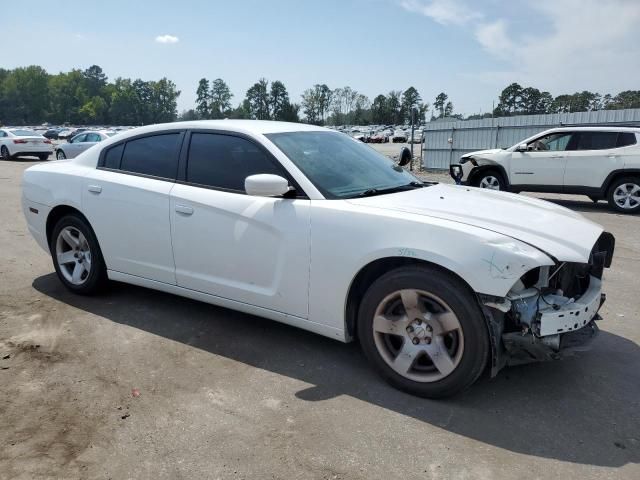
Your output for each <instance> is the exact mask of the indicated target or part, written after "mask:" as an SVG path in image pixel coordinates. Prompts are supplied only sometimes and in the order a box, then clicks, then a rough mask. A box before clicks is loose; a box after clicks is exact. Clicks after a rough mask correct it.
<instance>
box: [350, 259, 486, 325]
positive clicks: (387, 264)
mask: <svg viewBox="0 0 640 480" xmlns="http://www.w3.org/2000/svg"><path fill="white" fill-rule="evenodd" d="M408 266H427V267H430V268H434V269H436V270H439V271H440V272H442V273H443V274H445V275H450V276H452V277H454V278H456V279H458V280H459V281H460V282H462V284H463V285H465V286H466V288H467V289H468V291H469V293H470V294H471V295H473V296H474V298H477V297H476V293H475V291H474V290H473V288H472V287H471V285H469V283H468V282H467V281H466V280H465V279H464V278H462V277H461V276H460V275H458V274H457V273H455V272H454V271H452V270H450V269H448V268H446V267H443V266H442V265H438V264H437V263H434V262H430V261H428V260H423V259H419V258H407V257H397V256H395V257H382V258H378V259H376V260H372V261H371V262H369V263H368V264H366V265H364V266H363V267H362V268H361V269H360V270H359V271H358V273H357V274H356V275H355V276H354V277H353V280H352V281H351V285H349V290H348V293H347V298H346V302H345V307H344V308H345V313H344V318H345V331H346V333H347V335H348V336H349V337H351V338H355V337H356V331H357V325H356V324H357V318H358V309H359V307H360V302H361V300H362V298H363V296H364V294H365V292H366V291H367V289H368V288H369V286H370V285H371V284H372V283H373V282H374V281H375V280H376V279H377V278H379V277H381V276H382V275H384V274H385V273H387V272H390V271H392V270H395V269H397V268H401V267H408Z"/></svg>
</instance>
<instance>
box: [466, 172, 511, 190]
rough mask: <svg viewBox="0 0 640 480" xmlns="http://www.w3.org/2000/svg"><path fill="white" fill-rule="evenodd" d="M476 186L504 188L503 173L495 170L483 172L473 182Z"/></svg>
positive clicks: (493, 188) (495, 188)
mask: <svg viewBox="0 0 640 480" xmlns="http://www.w3.org/2000/svg"><path fill="white" fill-rule="evenodd" d="M473 186H474V187H478V188H487V189H489V190H504V189H505V186H506V185H505V181H504V178H503V177H502V175H501V174H500V173H499V172H497V171H495V170H487V171H486V172H482V173H481V174H480V175H478V176H477V178H476V179H475V180H474V182H473Z"/></svg>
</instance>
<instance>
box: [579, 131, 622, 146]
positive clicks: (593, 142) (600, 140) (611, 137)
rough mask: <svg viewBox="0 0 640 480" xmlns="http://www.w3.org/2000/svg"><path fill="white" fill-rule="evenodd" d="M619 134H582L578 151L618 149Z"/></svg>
mask: <svg viewBox="0 0 640 480" xmlns="http://www.w3.org/2000/svg"><path fill="white" fill-rule="evenodd" d="M617 140H618V132H580V138H578V146H577V150H606V149H607V148H616V142H617Z"/></svg>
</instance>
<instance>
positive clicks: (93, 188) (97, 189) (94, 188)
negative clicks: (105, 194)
mask: <svg viewBox="0 0 640 480" xmlns="http://www.w3.org/2000/svg"><path fill="white" fill-rule="evenodd" d="M87 189H88V190H89V191H90V192H91V193H100V192H102V187H101V186H100V185H89V186H88V187H87Z"/></svg>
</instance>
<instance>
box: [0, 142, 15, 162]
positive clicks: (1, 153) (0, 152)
mask: <svg viewBox="0 0 640 480" xmlns="http://www.w3.org/2000/svg"><path fill="white" fill-rule="evenodd" d="M0 158H2V160H11V158H12V157H11V154H10V153H9V149H8V148H7V146H6V145H2V147H0Z"/></svg>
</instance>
